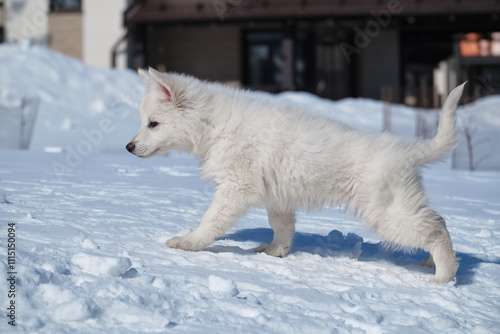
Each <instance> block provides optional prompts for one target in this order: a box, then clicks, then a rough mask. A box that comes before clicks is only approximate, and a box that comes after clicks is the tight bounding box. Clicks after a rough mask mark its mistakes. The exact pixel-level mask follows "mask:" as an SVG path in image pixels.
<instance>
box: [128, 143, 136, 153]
mask: <svg viewBox="0 0 500 334" xmlns="http://www.w3.org/2000/svg"><path fill="white" fill-rule="evenodd" d="M126 148H127V151H129V152H130V153H132V151H133V150H135V144H134V143H132V142H130V143H128V144H127V146H126Z"/></svg>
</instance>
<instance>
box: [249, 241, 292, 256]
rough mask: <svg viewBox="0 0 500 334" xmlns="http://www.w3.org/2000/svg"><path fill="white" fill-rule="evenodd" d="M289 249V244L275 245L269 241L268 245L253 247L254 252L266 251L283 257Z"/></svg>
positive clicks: (268, 253)
mask: <svg viewBox="0 0 500 334" xmlns="http://www.w3.org/2000/svg"><path fill="white" fill-rule="evenodd" d="M289 251H290V246H287V245H276V244H273V243H271V244H270V245H267V244H262V245H260V246H259V247H257V248H256V249H255V252H256V253H262V252H264V253H266V254H267V255H271V256H276V257H285V256H286V255H287V254H288V252H289Z"/></svg>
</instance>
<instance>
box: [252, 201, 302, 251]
mask: <svg viewBox="0 0 500 334" xmlns="http://www.w3.org/2000/svg"><path fill="white" fill-rule="evenodd" d="M267 211H268V215H269V224H270V225H271V227H272V229H273V231H274V236H273V241H272V242H271V244H269V245H267V244H263V245H260V246H259V247H257V248H256V249H255V251H256V252H258V253H261V252H265V253H266V254H268V255H271V256H277V257H284V256H286V255H287V254H288V252H289V251H290V248H291V244H292V238H293V234H294V233H295V213H294V212H285V213H278V212H276V211H274V210H271V209H269V208H268V209H267Z"/></svg>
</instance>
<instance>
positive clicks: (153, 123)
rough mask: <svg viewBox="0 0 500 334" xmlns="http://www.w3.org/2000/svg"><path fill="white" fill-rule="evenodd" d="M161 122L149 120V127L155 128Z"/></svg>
mask: <svg viewBox="0 0 500 334" xmlns="http://www.w3.org/2000/svg"><path fill="white" fill-rule="evenodd" d="M159 124H160V123H158V122H149V124H148V128H150V129H152V128H155V127H157V126H158V125H159Z"/></svg>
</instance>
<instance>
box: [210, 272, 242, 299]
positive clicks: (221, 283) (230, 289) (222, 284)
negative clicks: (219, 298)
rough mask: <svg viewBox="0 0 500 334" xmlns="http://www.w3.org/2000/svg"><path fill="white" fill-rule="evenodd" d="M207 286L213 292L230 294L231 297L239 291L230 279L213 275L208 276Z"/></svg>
mask: <svg viewBox="0 0 500 334" xmlns="http://www.w3.org/2000/svg"><path fill="white" fill-rule="evenodd" d="M208 288H209V289H210V291H212V292H213V293H215V294H221V295H230V296H233V297H234V296H236V295H237V294H238V293H239V292H238V289H237V288H236V284H235V283H234V282H233V281H232V280H230V279H226V278H222V277H219V276H215V275H210V276H209V277H208Z"/></svg>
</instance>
